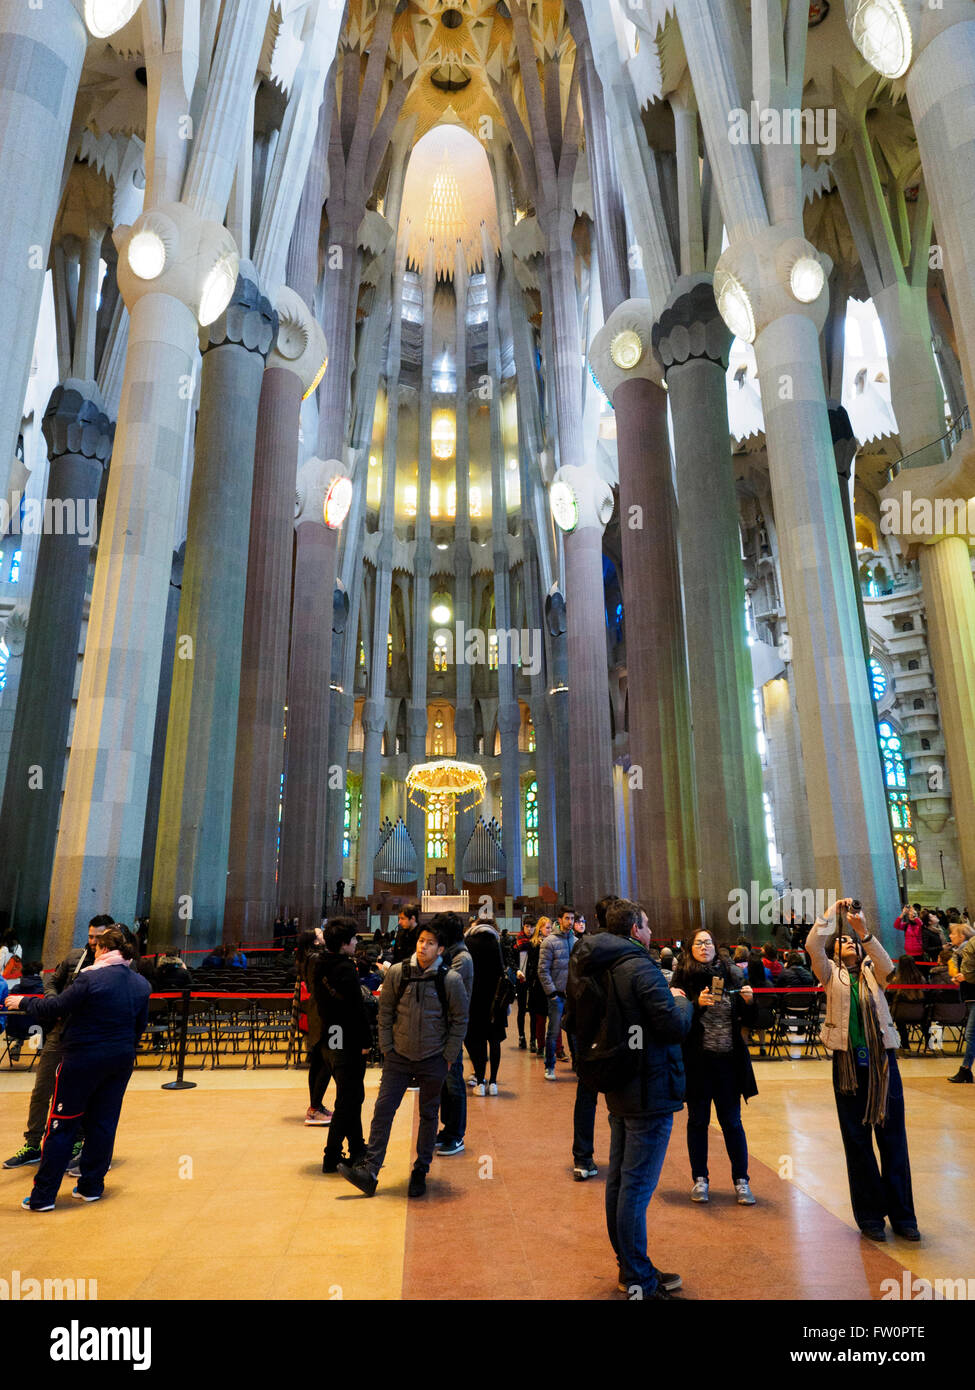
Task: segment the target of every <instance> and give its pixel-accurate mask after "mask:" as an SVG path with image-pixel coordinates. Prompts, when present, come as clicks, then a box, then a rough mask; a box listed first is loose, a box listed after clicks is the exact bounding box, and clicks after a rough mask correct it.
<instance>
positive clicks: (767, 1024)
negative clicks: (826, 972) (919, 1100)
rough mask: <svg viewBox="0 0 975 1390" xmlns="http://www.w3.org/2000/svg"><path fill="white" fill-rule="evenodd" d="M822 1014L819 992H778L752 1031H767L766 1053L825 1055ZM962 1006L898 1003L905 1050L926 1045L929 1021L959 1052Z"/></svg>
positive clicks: (958, 1002)
mask: <svg viewBox="0 0 975 1390" xmlns="http://www.w3.org/2000/svg"><path fill="white" fill-rule="evenodd" d="M824 1017H825V997H824V996H823V995H822V994H782V995H775V996H772V997H771V1001H770V1002H769V1003H768V1004H766V1005H765V1007H764V1009H763V1010H762V1016H761V1017H760V1018H759V1020H758V1021H757V1022H756V1024H755V1030H756V1031H761V1032H767V1033H768V1048H767V1051H768V1055H769V1057H770V1058H773V1057H789V1058H793V1060H795V1058H794V1053H795V1052H796V1051H797V1050H798V1051H799V1055H800V1057H825V1056H826V1055H827V1053H826V1049H825V1048H824V1047H823V1045H822V1043H821V1042H820V1041H819V1033H820V1029H821V1027H822V1023H823V1018H824ZM965 1020H966V1006H965V1003H964V1002H963V1001H962V1000H960V999H957V998H955V999H939V998H938V997H937V995H934V997H933V998H932V999H931V1000H919V1001H917V1002H914V1001H909V1002H908V1001H905V1002H903V1003H900V1004H899V1005H898V1009H897V1020H896V1021H897V1022H898V1023H899V1024H901V1025H902V1026H903V1027H904V1029H905V1032H906V1034H907V1039H908V1045H909V1049H910V1046H911V1045H912V1044H913V1045H914V1047H915V1049H916V1051H917V1052H918V1054H920V1053H922V1052H923V1051H924V1050H925V1049H926V1048H927V1047H928V1036H929V1034H930V1031H931V1026H932V1024H938V1025H939V1026H940V1027H941V1029H942V1036H943V1038H944V1039H945V1040H947V1038H948V1035H949V1034H954V1036H955V1052H956V1055H960V1054H961V1050H962V1043H963V1041H964V1036H965Z"/></svg>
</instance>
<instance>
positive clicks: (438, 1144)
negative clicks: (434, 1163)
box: [433, 1130, 445, 1149]
mask: <svg viewBox="0 0 975 1390" xmlns="http://www.w3.org/2000/svg"><path fill="white" fill-rule="evenodd" d="M444 1133H445V1131H444V1130H441V1131H440V1133H439V1134H438V1135H437V1137H436V1139H434V1141H433V1147H434V1148H435V1149H442V1148H443V1146H444Z"/></svg>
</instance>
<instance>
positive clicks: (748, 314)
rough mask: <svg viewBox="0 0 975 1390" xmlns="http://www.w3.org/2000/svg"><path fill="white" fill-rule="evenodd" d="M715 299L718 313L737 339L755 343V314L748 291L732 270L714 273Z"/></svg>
mask: <svg viewBox="0 0 975 1390" xmlns="http://www.w3.org/2000/svg"><path fill="white" fill-rule="evenodd" d="M714 297H715V300H716V301H717V305H718V312H719V313H720V315H721V317H722V318H723V319H724V321H725V323H726V324H727V325H728V328H729V329H730V330H731V332H732V333H733V334H734V335H735V337H736V338H741V340H742V341H743V342H745V343H751V342H754V341H755V313H754V310H753V309H752V302H751V299H750V298H749V295H748V291H747V290H746V289H745V286H744V285H743V284H742V283H741V281H740V280H739V279H738V277H737V276H736V275H732V273H731V271H730V270H722V269H721V268H720V267H718V268H717V269H716V270H715V273H714Z"/></svg>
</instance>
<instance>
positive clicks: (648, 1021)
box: [580, 898, 694, 1300]
mask: <svg viewBox="0 0 975 1390" xmlns="http://www.w3.org/2000/svg"><path fill="white" fill-rule="evenodd" d="M649 945H650V928H649V926H648V924H647V915H646V913H645V912H643V911H642V910H641V908H639V907H638V906H637V905H636V903H633V902H629V901H627V900H626V899H622V898H621V899H619V900H618V901H617V902H614V903H612V904H611V905H610V906H609V908H608V909H607V912H606V930H605V932H601V933H600V934H599V935H598V936H597V937H596V938H595V939H594V941H593V943H592V946H591V947H590V948H589V950H588V951H587V953H586V956H585V958H584V960H583V962H582V967H581V971H580V975H581V976H582V977H585V976H586V975H592V976H594V977H596V978H597V979H599V980H600V981H601V982H602V983H603V985H604V986H605V987H606V989H607V991H608V989H609V988H610V985H612V987H613V988H614V989H615V992H616V997H617V999H618V1000H619V1012H620V1017H621V1024H622V1030H623V1035H624V1036H626V1037H627V1038H628V1039H629V1040H630V1045H631V1047H632V1046H634V1044H636V1046H637V1048H638V1050H639V1051H640V1053H641V1056H640V1063H639V1065H638V1066H637V1067H633V1068H631V1069H630V1073H631V1074H630V1075H629V1079H627V1080H626V1081H625V1082H624V1083H623V1084H622V1085H621V1086H620V1089H619V1090H615V1091H613V1090H611V1091H608V1092H607V1093H606V1105H607V1108H608V1110H609V1125H610V1132H611V1136H612V1137H611V1144H610V1154H609V1177H608V1178H607V1181H606V1226H607V1229H608V1232H609V1239H610V1243H611V1244H612V1247H613V1250H614V1251H615V1253H616V1259H617V1262H618V1264H619V1271H620V1272H619V1287H620V1289H621V1290H622V1291H623V1292H626V1293H628V1294H629V1295H630V1297H631V1298H652V1299H660V1300H669V1298H670V1295H671V1293H672V1292H673V1291H674V1290H675V1289H679V1288H680V1286H681V1280H680V1276H679V1275H677V1274H663V1273H661V1271H660V1270H659V1269H656V1268H655V1266H654V1264H653V1262H652V1261H651V1259H650V1257H649V1255H648V1254H647V1208H648V1207H649V1205H650V1199H651V1197H652V1196H653V1194H654V1191H655V1189H656V1186H657V1182H658V1181H659V1179H660V1173H661V1170H662V1168H663V1165H664V1157H665V1156H666V1153H667V1144H668V1143H669V1141H670V1131H671V1129H672V1128H673V1123H674V1113H675V1111H678V1110H681V1109H683V1105H684V1061H683V1056H682V1053H681V1046H680V1045H681V1042H682V1041H683V1039H684V1038H685V1037H686V1036H687V1034H688V1032H689V1030H690V1027H691V1024H692V1022H693V1020H694V1008H693V1006H692V1005H691V1004H690V1003H689V1001H688V1000H687V999H686V998H685V996H684V993H683V991H682V990H679V989H674V990H672V989H670V988H668V986H667V983H666V981H665V980H664V977H663V975H662V974H661V973H660V968H659V966H657V965H656V964H655V963H654V961H653V960H652V959H651V958H650V955H649V954H648V951H647V948H648V947H649ZM610 972H611V975H612V979H611V980H610V979H609V978H608V977H609V975H610ZM581 1063H582V1055H581V1054H580V1064H581Z"/></svg>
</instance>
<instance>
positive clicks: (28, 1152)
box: [3, 1144, 41, 1168]
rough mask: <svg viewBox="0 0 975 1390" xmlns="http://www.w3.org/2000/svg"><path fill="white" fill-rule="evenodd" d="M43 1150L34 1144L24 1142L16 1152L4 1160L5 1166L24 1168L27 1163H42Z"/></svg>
mask: <svg viewBox="0 0 975 1390" xmlns="http://www.w3.org/2000/svg"><path fill="white" fill-rule="evenodd" d="M40 1161H41V1151H40V1149H39V1148H37V1149H35V1148H34V1145H33V1144H22V1145H21V1146H20V1148H19V1149H18V1150H17V1152H16V1153H15V1154H11V1155H10V1157H9V1158H8V1159H7V1160H6V1161H5V1162H4V1165H3V1166H4V1167H5V1168H23V1167H24V1165H25V1164H27V1163H40Z"/></svg>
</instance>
